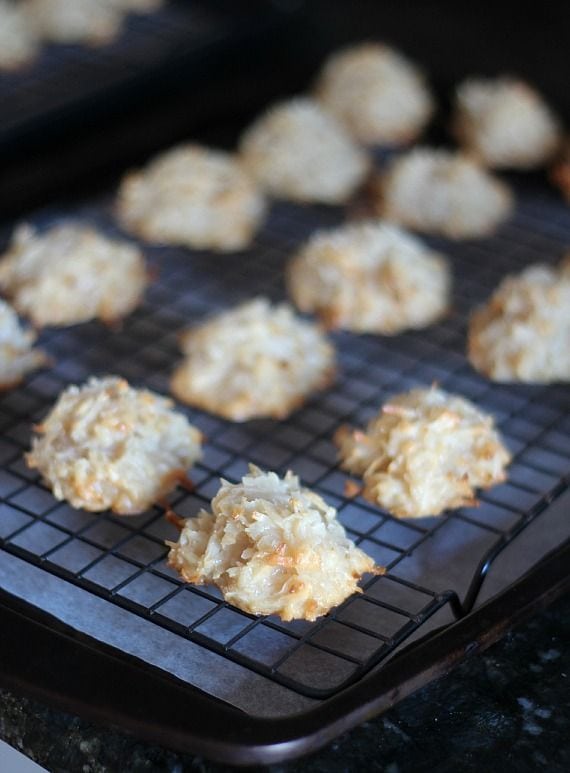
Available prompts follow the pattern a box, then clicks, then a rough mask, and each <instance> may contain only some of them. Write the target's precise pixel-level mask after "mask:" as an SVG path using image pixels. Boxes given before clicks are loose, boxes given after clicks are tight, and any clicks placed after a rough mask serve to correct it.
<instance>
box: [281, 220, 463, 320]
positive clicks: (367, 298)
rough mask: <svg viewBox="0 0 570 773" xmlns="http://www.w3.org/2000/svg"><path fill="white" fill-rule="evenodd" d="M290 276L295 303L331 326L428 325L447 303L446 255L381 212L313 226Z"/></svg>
mask: <svg viewBox="0 0 570 773" xmlns="http://www.w3.org/2000/svg"><path fill="white" fill-rule="evenodd" d="M287 279H288V287H289V292H290V294H291V297H292V298H293V300H294V301H295V304H296V305H297V307H298V308H299V309H300V310H301V311H304V312H313V313H316V314H318V316H319V317H320V318H321V319H322V320H323V322H324V323H325V325H327V326H329V327H333V328H334V327H340V328H344V329H348V330H354V331H357V332H371V333H373V332H376V333H382V334H386V335H391V334H394V333H398V332H400V331H402V330H405V329H406V328H421V327H425V326H426V325H429V324H430V323H432V322H434V321H435V320H436V319H438V318H439V317H440V316H442V315H443V314H444V313H445V312H446V310H447V308H448V306H449V293H450V285H451V275H450V270H449V266H448V264H447V261H446V259H445V258H444V257H443V256H441V255H439V254H438V253H436V252H433V251H432V250H430V249H429V248H428V247H426V246H425V245H424V244H423V243H422V242H421V241H420V240H419V239H417V238H416V237H414V236H412V235H411V234H408V233H406V232H405V231H403V230H402V229H400V228H398V227H397V226H394V225H391V224H388V223H384V222H382V221H378V220H376V221H364V222H360V223H353V224H349V225H345V226H340V227H339V228H334V229H331V230H327V231H318V232H317V233H315V234H313V236H311V237H310V239H309V241H308V242H307V243H306V244H305V245H304V246H302V247H301V249H300V250H299V251H298V253H297V254H296V255H295V256H294V258H293V259H292V261H291V263H290V264H289V267H288V272H287Z"/></svg>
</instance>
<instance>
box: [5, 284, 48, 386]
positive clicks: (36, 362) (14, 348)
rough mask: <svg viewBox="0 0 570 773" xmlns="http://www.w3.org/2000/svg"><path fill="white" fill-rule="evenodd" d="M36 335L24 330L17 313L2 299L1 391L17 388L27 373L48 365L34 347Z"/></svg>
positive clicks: (43, 356) (45, 359) (41, 353)
mask: <svg viewBox="0 0 570 773" xmlns="http://www.w3.org/2000/svg"><path fill="white" fill-rule="evenodd" d="M35 340H36V334H35V333H34V332H33V331H31V330H24V329H23V328H22V326H21V325H20V322H19V320H18V316H17V314H16V312H15V311H14V310H13V309H12V308H11V307H10V306H9V305H8V304H7V303H6V302H5V301H3V300H2V299H0V389H8V388H10V387H13V386H16V385H17V384H18V383H19V382H20V381H21V380H22V379H23V378H24V376H25V375H26V374H27V373H30V372H31V371H33V370H36V369H37V368H41V367H42V366H43V365H46V364H47V362H48V360H47V357H46V355H45V354H44V353H43V352H42V351H40V350H39V349H33V348H32V346H33V344H34V341H35Z"/></svg>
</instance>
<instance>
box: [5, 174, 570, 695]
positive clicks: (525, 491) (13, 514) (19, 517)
mask: <svg viewBox="0 0 570 773" xmlns="http://www.w3.org/2000/svg"><path fill="white" fill-rule="evenodd" d="M111 213H112V205H111V204H110V203H109V202H108V201H100V202H95V203H89V204H87V205H86V206H85V207H83V208H82V209H80V211H79V213H78V214H79V215H80V216H81V217H83V218H84V219H85V220H87V221H91V222H95V223H96V224H98V225H99V226H100V227H101V228H103V229H105V230H107V231H108V232H111V233H112V232H114V231H116V227H115V226H114V225H113V221H112V217H111ZM75 214H77V213H75ZM60 217H61V212H60V211H58V210H57V209H54V210H52V211H45V212H43V213H41V214H40V215H39V216H38V218H37V219H36V222H38V223H40V224H41V223H42V222H44V223H45V222H51V221H53V220H57V219H58V218H60ZM341 220H342V213H341V212H340V211H339V210H336V209H331V208H324V207H310V208H301V207H295V206H292V205H286V204H278V205H275V206H274V207H273V209H272V212H271V215H270V218H269V221H268V223H267V225H266V227H265V228H264V229H263V231H262V232H261V234H260V235H259V237H258V239H257V240H256V243H255V245H254V246H253V247H252V249H250V250H248V251H247V252H245V253H243V254H240V255H220V256H218V255H210V254H206V253H190V252H188V251H186V250H182V249H174V248H157V247H146V248H145V250H146V253H147V255H148V257H149V260H150V262H151V263H152V264H154V265H155V266H156V267H157V269H158V270H159V279H158V281H157V282H156V283H155V284H154V285H153V286H152V287H151V288H150V289H149V291H148V293H147V296H146V299H145V302H144V304H143V306H142V307H141V308H140V309H139V310H137V311H136V312H135V313H134V314H133V315H132V316H131V317H130V318H129V319H128V320H127V321H126V322H125V324H124V327H123V329H122V330H120V331H110V330H107V329H105V328H103V327H102V326H100V325H99V324H97V323H90V324H86V325H81V326H77V327H74V328H70V329H63V330H54V331H50V332H47V333H45V334H44V336H43V337H42V341H41V343H42V345H43V346H44V348H45V349H47V350H48V351H49V352H50V354H51V355H52V356H53V357H54V359H55V366H54V367H53V369H51V370H47V371H44V372H42V373H39V374H37V375H35V376H34V377H33V378H31V379H30V380H29V381H28V382H27V384H26V385H25V386H24V387H22V388H20V389H17V390H15V391H12V392H10V393H8V394H5V395H3V396H0V431H2V439H0V546H1V547H2V548H3V549H4V550H6V551H8V552H10V553H13V554H15V555H17V556H20V557H21V558H24V559H26V560H27V561H29V562H32V563H34V564H36V565H39V566H41V567H42V568H43V569H44V570H45V571H46V572H50V573H53V574H56V575H59V576H61V577H63V578H65V579H66V580H68V581H70V582H72V583H74V584H77V585H79V586H81V587H83V588H85V589H87V590H88V591H90V592H92V593H94V594H97V595H98V596H100V597H103V598H105V599H107V600H108V601H109V602H110V603H113V604H118V605H120V606H122V607H124V608H126V609H128V610H130V611H131V612H134V613H136V614H138V615H141V616H143V617H145V618H147V619H150V620H152V621H153V622H154V623H155V624H156V625H160V626H164V627H166V628H168V629H169V630H171V631H174V632H176V633H178V634H179V635H181V636H183V637H187V638H189V639H191V640H193V641H195V642H197V643H199V644H200V645H203V646H204V647H207V648H208V649H210V650H213V651H215V652H217V653H219V654H220V655H221V656H223V657H226V658H230V659H232V660H234V661H236V662H238V663H240V664H242V665H244V666H246V667H247V668H249V669H252V670H253V671H256V672H258V673H261V674H263V675H265V676H268V677H270V678H272V679H274V680H276V681H278V682H280V683H282V684H284V685H286V686H287V687H289V688H291V689H293V690H296V691H297V692H298V693H300V694H303V695H307V696H311V697H315V698H327V697H329V696H331V695H333V694H335V693H336V692H338V691H339V690H340V689H342V688H343V687H344V686H346V685H347V684H348V683H350V682H352V681H354V680H356V679H358V678H359V677H361V676H362V675H363V674H365V673H367V672H368V671H369V670H370V669H372V668H373V667H374V666H375V665H377V664H378V663H380V662H381V661H382V660H383V659H385V658H386V657H388V656H389V655H390V654H391V653H393V651H394V649H395V648H396V647H397V646H398V645H400V644H401V643H402V642H405V641H406V640H407V639H408V637H410V636H411V635H412V634H417V632H418V631H420V630H421V627H422V625H423V624H424V623H425V622H426V621H427V620H428V619H429V618H430V617H431V616H432V615H434V614H435V613H436V612H437V611H438V610H441V609H442V608H444V607H446V608H448V609H450V610H451V611H452V613H453V615H455V616H456V617H459V616H462V615H464V614H466V613H468V612H469V611H470V609H471V608H472V607H473V605H474V603H475V601H476V599H477V595H478V592H479V590H480V588H481V585H482V582H483V579H484V577H485V574H486V573H487V571H488V569H489V567H490V566H491V565H492V562H493V560H495V559H496V558H497V556H499V555H500V552H501V550H502V549H503V547H505V545H507V544H509V543H510V542H511V541H512V540H513V539H514V538H515V537H516V536H517V534H519V533H520V532H521V531H522V530H523V529H524V528H525V527H526V526H527V525H528V524H529V523H531V522H532V521H533V520H535V519H536V518H539V517H540V514H541V512H543V511H544V509H545V508H546V507H547V506H548V504H549V502H551V501H552V500H553V499H554V498H556V496H557V495H559V494H560V493H561V492H562V491H564V490H566V489H567V487H568V483H569V481H570V475H569V473H570V433H569V432H568V430H570V390H568V389H567V388H565V387H563V386H551V387H533V386H525V385H522V386H506V385H499V384H492V383H490V382H488V381H487V380H485V379H483V378H481V377H480V376H479V375H477V374H476V373H475V372H474V371H473V370H472V369H471V368H470V366H469V365H468V363H467V361H466V359H465V357H464V344H465V330H466V323H467V316H468V311H469V309H470V308H471V307H472V306H473V305H474V304H476V303H479V302H480V301H482V300H483V299H484V298H486V297H487V296H488V295H489V293H490V292H491V291H492V289H493V288H494V287H495V286H496V284H497V282H498V281H499V280H500V278H501V277H502V276H503V275H504V274H505V273H506V272H507V271H517V270H520V269H521V268H522V267H523V266H524V265H526V264H528V263H531V262H536V261H537V260H544V261H550V262H553V261H556V260H557V259H559V257H560V255H561V254H562V250H563V248H564V246H565V245H566V244H567V243H568V241H569V240H570V212H569V211H568V209H567V208H566V207H565V206H564V205H563V204H562V203H560V202H558V201H557V199H556V198H555V196H554V194H549V193H548V191H545V190H542V189H540V188H538V189H532V188H529V189H527V190H524V189H521V190H520V205H519V208H518V211H517V215H516V217H515V218H514V219H513V220H512V221H511V222H510V223H508V224H507V225H506V226H505V227H503V228H502V229H501V231H500V232H499V233H498V234H497V235H496V236H495V237H494V238H493V239H489V240H485V241H479V242H464V243H456V244H449V243H444V242H443V241H438V240H435V239H432V240H431V242H432V243H433V244H434V246H438V247H439V248H440V249H442V251H445V252H446V253H447V254H448V255H450V257H451V259H452V262H453V266H454V271H455V279H456V287H455V293H454V295H455V308H454V311H453V314H452V315H451V316H450V317H449V318H447V319H446V320H443V321H442V322H441V323H439V324H437V325H435V326H433V327H431V328H429V329H428V330H425V331H417V332H410V333H406V334H404V335H400V336H397V337H394V338H386V337H379V336H354V335H351V334H348V333H339V334H335V335H334V336H333V337H334V339H335V343H336V344H337V348H338V352H339V360H340V365H341V373H340V375H339V378H338V380H337V382H336V384H335V385H334V386H333V388H331V389H329V390H328V391H327V392H325V393H322V394H320V395H317V396H315V397H314V398H313V399H312V400H311V401H310V402H309V403H308V404H307V405H306V406H305V407H304V408H303V409H301V410H299V411H297V412H296V413H295V414H294V415H293V416H292V417H290V419H288V420H287V421H282V422H272V421H254V422H249V423H247V424H242V425H238V424H231V423H229V422H226V421H223V420H221V419H218V418H216V417H213V416H210V415H208V414H205V413H202V412H199V411H194V410H191V409H186V408H184V409H183V410H185V412H186V413H187V415H188V416H189V418H190V419H191V421H193V422H194V423H195V424H196V425H197V426H199V427H200V428H201V429H202V430H203V431H204V432H205V434H206V435H207V438H208V440H207V444H206V446H205V456H204V459H203V461H202V462H201V463H200V464H198V465H196V467H195V468H194V469H193V471H192V473H191V477H192V479H193V481H194V483H195V484H196V489H195V491H194V492H192V493H189V492H186V491H180V490H179V491H177V492H176V493H175V495H174V496H173V497H172V505H173V507H174V509H175V511H176V512H177V513H179V514H180V515H183V516H191V515H194V514H195V513H196V512H197V511H198V510H199V508H201V507H203V506H207V505H208V504H209V500H210V499H211V497H212V496H213V494H214V493H215V492H216V490H217V488H218V485H219V483H218V478H219V476H223V477H224V478H227V479H229V480H233V481H235V480H238V479H239V477H240V476H241V475H242V474H243V472H244V471H245V469H246V463H247V462H248V461H253V462H256V463H258V464H260V465H261V466H263V467H265V468H272V469H275V470H277V471H279V472H280V473H282V472H284V471H285V470H286V469H288V468H292V469H293V470H294V471H295V472H297V473H298V474H299V475H300V476H301V478H302V480H303V482H304V483H305V484H306V485H309V486H311V487H312V488H314V489H315V490H316V491H317V492H319V493H321V494H322V495H323V496H324V497H325V498H326V499H327V501H328V502H330V503H331V504H333V505H334V506H336V507H337V508H338V512H339V518H340V520H341V522H342V523H343V524H344V525H345V527H346V529H347V532H348V534H349V536H350V537H352V538H353V539H354V540H355V542H356V543H357V544H359V545H360V546H361V547H362V548H363V549H364V550H366V551H367V552H368V553H370V554H371V555H373V556H374V558H375V559H376V560H377V561H378V562H379V563H381V564H384V565H385V566H386V567H387V569H388V572H387V574H386V576H383V577H377V578H373V579H372V580H370V581H368V582H366V583H365V584H364V592H363V593H362V594H359V595H355V596H352V597H351V598H350V599H348V600H347V601H346V602H345V603H343V604H342V605H340V606H339V607H338V608H337V609H336V610H334V611H333V612H332V613H331V614H330V615H328V616H326V617H324V618H321V619H319V620H318V621H317V622H315V623H306V622H300V621H297V622H293V623H282V622H280V621H279V620H278V619H277V618H273V617H271V618H255V617H254V616H252V615H248V614H246V613H243V612H241V611H239V610H237V609H235V608H234V607H231V606H230V605H228V604H226V603H224V601H223V599H222V598H221V596H220V594H219V593H218V592H217V591H216V590H215V589H212V588H210V587H193V586H188V585H185V584H183V583H182V582H180V580H179V579H178V578H177V577H176V576H175V575H174V573H173V572H172V571H171V570H169V569H168V567H167V566H166V564H165V562H164V558H165V555H166V552H167V549H166V547H165V545H164V540H165V539H173V538H175V531H174V529H173V527H172V526H171V525H170V524H168V523H167V522H166V521H165V519H164V518H163V513H162V511H161V510H160V509H159V508H154V509H152V510H151V511H149V512H148V513H145V514H143V515H140V516H136V517H130V518H122V519H121V518H117V517H114V516H111V515H109V514H101V515H93V514H89V513H85V512H81V511H77V510H74V509H72V508H71V507H69V506H68V505H67V504H65V503H57V502H56V501H55V500H54V499H53V497H52V496H51V494H50V493H49V492H48V491H47V490H46V489H45V488H44V487H43V486H42V485H41V483H40V482H39V481H38V479H37V476H36V474H35V473H34V472H33V471H30V470H28V469H27V468H26V466H25V464H24V462H23V459H22V453H23V451H24V450H25V449H27V448H28V446H29V438H30V425H31V424H32V423H33V422H34V421H37V420H38V419H40V418H41V417H42V416H43V415H44V414H45V412H46V411H47V410H48V409H49V406H50V405H51V404H52V403H53V401H54V400H55V398H56V396H57V395H58V394H59V392H60V391H61V389H62V388H64V387H65V386H66V385H67V384H68V383H70V382H81V381H83V380H84V379H86V378H87V377H88V376H89V375H91V374H103V373H108V372H114V373H118V374H121V375H123V376H125V377H127V378H128V379H130V380H131V382H132V383H134V384H136V385H145V386H147V387H150V388H153V389H156V390H158V391H161V392H167V391H168V377H169V373H170V372H171V370H172V368H173V365H174V363H175V362H176V361H177V359H178V357H179V354H178V351H177V346H176V337H177V333H178V332H179V331H180V329H181V328H183V327H185V326H187V325H188V324H191V323H192V322H194V321H197V320H199V319H202V318H203V317H204V315H206V314H209V313H211V312H214V311H216V310H219V309H221V308H227V307H229V306H231V305H233V304H235V303H237V302H239V301H241V300H244V299H246V298H250V297H252V296H253V295H255V294H258V293H264V294H266V295H269V296H270V297H272V298H274V299H278V298H281V297H282V296H283V286H282V276H283V267H284V265H285V262H286V260H287V258H288V256H289V255H290V253H291V251H292V250H293V249H294V248H295V247H296V246H297V245H298V244H299V243H300V242H301V241H302V240H303V239H304V238H306V237H307V236H308V234H309V233H311V232H312V231H313V230H314V229H315V228H317V227H326V226H332V225H334V224H337V223H339V222H340V221H341ZM434 380H437V381H438V382H439V383H440V385H441V386H442V387H444V388H446V389H448V390H450V391H455V392H458V393H460V394H462V395H464V396H466V397H468V398H469V399H472V400H474V401H475V402H476V403H477V404H478V405H479V406H481V407H482V408H484V409H486V410H489V411H491V412H492V413H493V414H494V415H495V417H496V419H497V422H498V425H499V427H500V430H501V432H502V433H503V435H504V438H505V440H506V442H507V444H508V446H509V447H510V449H511V451H512V452H513V454H514V460H513V463H512V465H511V467H510V471H509V477H508V481H507V482H506V483H504V484H502V485H500V486H496V487H494V488H493V489H491V490H490V491H488V492H484V493H482V494H481V497H480V499H481V504H480V506H479V507H478V508H462V509H460V510H457V511H454V512H451V513H449V514H446V515H445V516H443V517H440V518H424V519H417V520H409V519H408V520H398V519H395V518H393V517H391V516H390V515H389V514H388V513H386V512H384V511H382V510H380V509H379V508H377V507H375V506H373V505H371V504H370V503H368V502H366V501H365V500H363V499H361V498H357V499H347V498H346V497H345V496H344V484H345V481H346V480H347V476H346V475H344V474H343V473H342V472H340V471H339V470H338V468H337V467H336V461H335V449H334V447H333V445H332V442H331V437H332V435H333V433H334V430H335V429H336V428H337V427H338V426H339V424H341V423H346V422H350V423H354V424H358V425H361V424H363V423H365V422H366V420H367V419H368V418H369V417H370V416H371V415H373V414H374V413H375V412H376V411H377V410H378V407H379V406H380V404H381V403H382V402H383V401H384V399H385V398H386V397H388V396H389V395H391V394H394V393H395V392H398V391H402V390H405V389H408V388H410V387H412V386H415V385H421V384H423V385H426V384H430V383H431V382H433V381H434ZM458 537H459V539H460V541H463V544H464V545H467V547H468V556H469V561H470V562H471V563H470V564H469V566H468V567H467V568H466V567H465V566H462V567H458V566H457V563H458V562H457V560H456V555H455V552H454V551H455V545H456V541H457V539H458ZM434 546H435V547H436V548H437V549H438V551H441V554H442V556H443V558H444V559H445V558H447V559H449V560H448V564H449V567H448V568H449V573H448V576H446V577H444V578H441V577H440V576H439V575H438V577H437V580H436V579H435V578H434V579H433V581H431V582H430V571H431V570H430V567H429V560H430V559H429V556H430V553H429V552H428V553H426V561H427V563H428V566H427V569H426V572H425V573H424V575H422V577H421V578H420V579H418V577H417V576H416V575H415V574H414V573H413V572H412V573H410V571H409V567H410V566H411V562H412V560H417V558H418V556H421V555H422V551H423V550H426V549H429V550H432V549H433V547H434ZM450 546H451V547H450ZM460 563H463V562H460ZM459 569H461V571H459ZM466 572H467V574H468V578H467V581H466V580H465V577H466Z"/></svg>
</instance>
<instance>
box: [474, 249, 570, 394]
mask: <svg viewBox="0 0 570 773" xmlns="http://www.w3.org/2000/svg"><path fill="white" fill-rule="evenodd" d="M468 356H469V360H470V362H471V364H472V365H473V366H474V367H475V368H476V369H477V370H479V371H480V372H481V373H483V374H485V375H486V376H488V377H489V378H491V379H493V380H494V381H503V382H512V381H522V382H528V383H536V384H548V383H551V382H555V381H570V255H569V256H567V257H566V259H565V260H563V261H562V262H561V263H560V265H559V266H547V265H544V264H536V265H532V266H528V267H527V268H525V269H524V271H522V272H521V273H520V274H518V275H509V276H507V277H505V278H504V279H503V281H502V282H501V283H500V285H499V286H498V288H497V289H496V290H495V292H494V293H493V294H492V296H491V297H490V299H489V300H488V301H487V303H485V304H483V305H482V306H480V307H479V308H478V309H476V310H475V312H474V313H473V315H472V316H471V319H470V322H469V331H468Z"/></svg>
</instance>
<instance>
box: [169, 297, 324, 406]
mask: <svg viewBox="0 0 570 773" xmlns="http://www.w3.org/2000/svg"><path fill="white" fill-rule="evenodd" d="M181 347H182V350H183V352H184V354H185V359H184V361H183V362H182V364H181V365H180V366H179V367H178V368H177V370H176V371H175V373H174V375H173V377H172V382H171V388H172V391H173V393H174V395H175V396H176V397H177V398H178V399H179V400H182V401H183V402H186V403H189V404H190V405H195V406H197V407H199V408H202V409H205V410H207V411H210V412H211V413H215V414H218V415H220V416H224V417H225V418H227V419H231V420H232V421H247V420H248V419H252V418H255V417H273V418H284V417H286V416H287V415H288V414H289V413H291V412H292V411H293V410H295V409H296V408H297V407H299V406H300V405H301V404H302V403H303V402H304V401H305V400H306V399H307V397H308V396H309V395H310V394H311V393H312V392H314V391H316V390H319V389H324V388H325V387H327V386H328V385H329V384H330V383H331V381H332V380H333V378H334V373H335V354H334V349H333V347H332V345H331V344H330V343H329V342H328V341H327V339H326V337H325V336H324V335H323V333H321V331H320V330H319V329H318V327H317V326H316V325H314V324H313V323H311V322H306V321H305V320H303V319H301V318H299V317H297V316H296V315H295V314H294V312H293V309H292V308H291V307H290V306H289V305H288V304H278V305H276V306H272V305H271V304H270V302H269V301H268V300H267V299H266V298H256V299H254V300H253V301H249V302H247V303H244V304H242V305H240V306H238V307H237V308H235V309H231V310H230V311H226V312H223V313H222V314H219V315H218V316H216V317H214V318H213V319H211V320H209V321H208V322H206V323H205V324H203V325H201V326H199V327H197V328H193V329H191V330H189V331H188V332H186V333H185V334H183V336H182V339H181Z"/></svg>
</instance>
